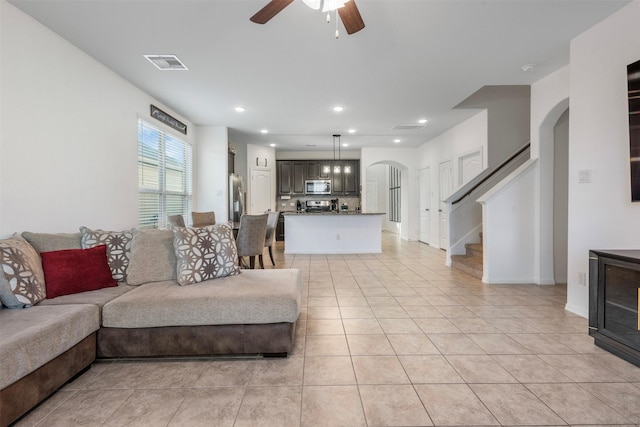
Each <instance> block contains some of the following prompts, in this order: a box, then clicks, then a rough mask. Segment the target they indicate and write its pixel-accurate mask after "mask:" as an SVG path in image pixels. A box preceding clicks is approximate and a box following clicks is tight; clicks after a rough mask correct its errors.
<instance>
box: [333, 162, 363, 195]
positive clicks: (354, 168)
mask: <svg viewBox="0 0 640 427" xmlns="http://www.w3.org/2000/svg"><path fill="white" fill-rule="evenodd" d="M331 170H332V179H331V185H332V188H331V192H332V193H333V194H334V195H336V196H359V195H360V162H359V161H358V160H340V161H336V162H334V163H333V166H332V168H331Z"/></svg>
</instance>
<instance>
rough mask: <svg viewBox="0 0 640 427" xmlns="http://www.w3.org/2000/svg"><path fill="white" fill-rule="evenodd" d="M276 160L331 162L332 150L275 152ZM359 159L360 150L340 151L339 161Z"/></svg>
mask: <svg viewBox="0 0 640 427" xmlns="http://www.w3.org/2000/svg"><path fill="white" fill-rule="evenodd" d="M276 158H277V159H278V160H316V159H317V160H333V150H329V151H310V150H305V151H277V152H276ZM359 158H360V150H345V149H342V150H341V151H340V159H342V160H356V159H359ZM336 159H338V149H337V148H336Z"/></svg>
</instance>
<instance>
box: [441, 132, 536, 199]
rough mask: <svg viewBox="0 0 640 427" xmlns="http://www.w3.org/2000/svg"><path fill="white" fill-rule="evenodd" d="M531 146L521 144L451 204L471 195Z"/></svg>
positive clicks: (529, 144)
mask: <svg viewBox="0 0 640 427" xmlns="http://www.w3.org/2000/svg"><path fill="white" fill-rule="evenodd" d="M530 146H531V142H527V144H525V145H523V146H522V147H521V148H520V149H519V150H518V151H516V152H515V153H514V154H512V155H511V156H510V157H509V158H507V159H506V160H505V161H504V162H502V163H500V165H499V166H498V167H497V168H495V169H493V171H491V173H490V174H488V175H487V176H485V177H484V178H483V179H482V180H481V181H480V182H478V183H476V185H474V186H473V187H471V188H470V189H469V190H468V191H467V192H466V193H464V194H463V195H462V196H460V197H458V198H457V199H456V200H454V201H452V202H451V204H452V205H455V204H457V203H460V201H462V200H463V199H464V198H465V197H469V196H470V195H471V193H473V192H474V191H475V190H476V189H477V188H479V187H480V186H481V185H482V184H484V183H485V182H487V181H488V180H489V179H491V177H492V176H494V175H495V174H497V173H498V172H500V171H501V170H502V168H504V167H506V166H507V165H508V164H509V163H511V161H513V159H515V158H516V157H518V156H519V155H520V154H522V153H524V152H525V151H526V150H527V149H528V148H529V147H530Z"/></svg>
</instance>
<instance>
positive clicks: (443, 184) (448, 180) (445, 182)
mask: <svg viewBox="0 0 640 427" xmlns="http://www.w3.org/2000/svg"><path fill="white" fill-rule="evenodd" d="M452 192H453V169H452V167H451V160H448V161H446V162H443V163H440V197H439V199H438V200H440V206H439V208H438V213H439V214H440V248H442V249H446V248H448V247H449V214H448V213H447V205H446V203H444V200H445V199H446V198H447V197H449V196H450V195H451V193H452Z"/></svg>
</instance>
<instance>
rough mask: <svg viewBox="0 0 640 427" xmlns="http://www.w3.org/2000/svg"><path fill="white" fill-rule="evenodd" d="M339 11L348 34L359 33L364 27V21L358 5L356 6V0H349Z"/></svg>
mask: <svg viewBox="0 0 640 427" xmlns="http://www.w3.org/2000/svg"><path fill="white" fill-rule="evenodd" d="M338 13H339V14H340V19H342V24H344V28H345V29H346V30H347V34H353V33H357V32H358V31H360V30H361V29H363V28H364V21H363V20H362V16H360V11H359V10H358V6H356V0H349V1H347V2H346V3H345V4H344V6H343V7H341V8H340V9H338Z"/></svg>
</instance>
